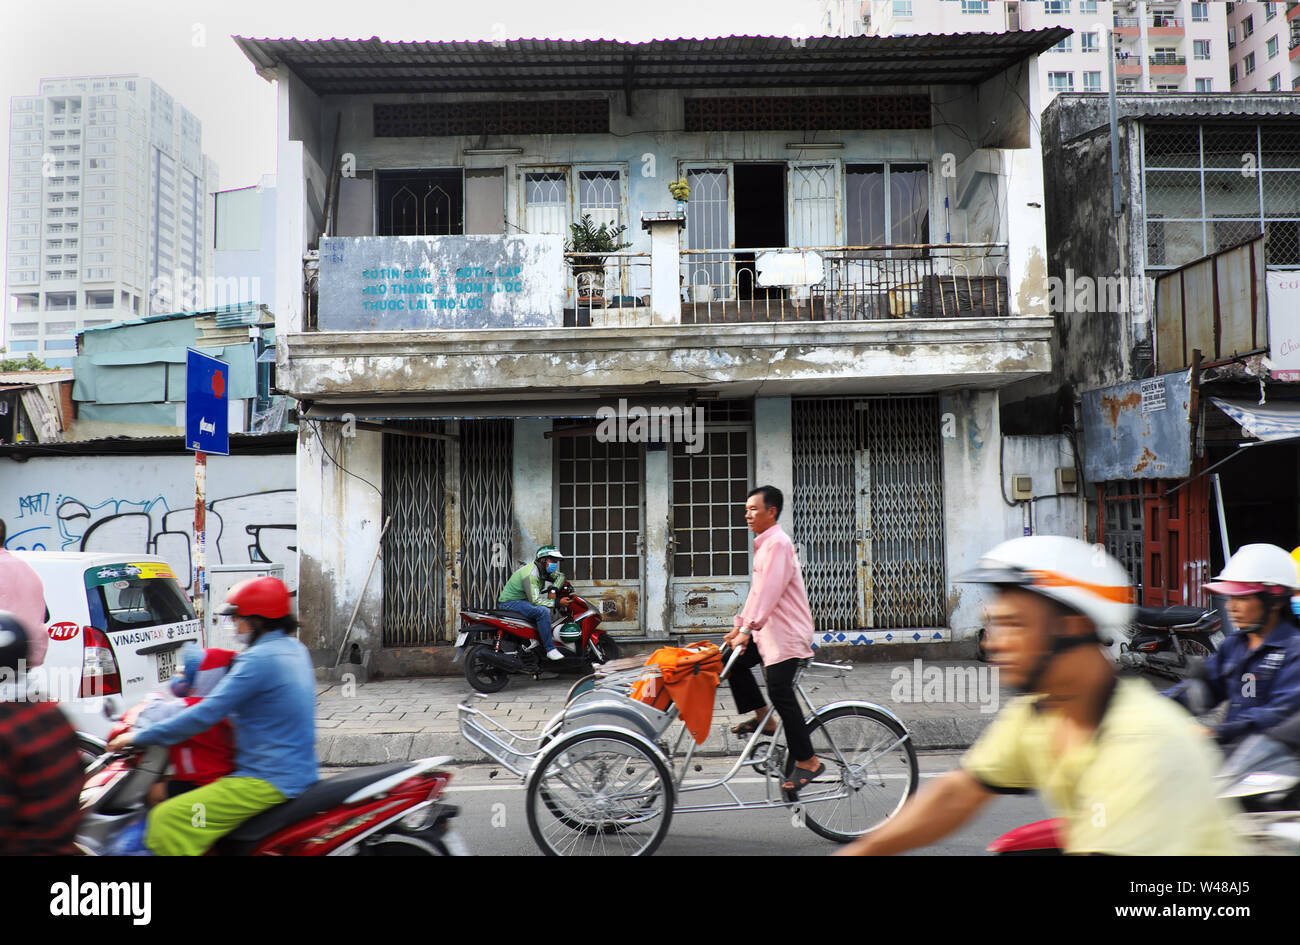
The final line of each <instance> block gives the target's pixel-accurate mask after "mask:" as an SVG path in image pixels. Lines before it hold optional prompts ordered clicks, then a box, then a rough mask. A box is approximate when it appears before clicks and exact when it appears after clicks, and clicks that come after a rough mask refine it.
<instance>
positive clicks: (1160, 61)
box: [1147, 55, 1187, 66]
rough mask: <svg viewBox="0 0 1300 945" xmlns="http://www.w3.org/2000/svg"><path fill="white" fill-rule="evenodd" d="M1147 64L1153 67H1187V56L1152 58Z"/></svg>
mask: <svg viewBox="0 0 1300 945" xmlns="http://www.w3.org/2000/svg"><path fill="white" fill-rule="evenodd" d="M1147 62H1148V63H1149V64H1150V65H1153V66H1185V65H1187V57H1186V56H1168V55H1164V56H1151V57H1149V58H1148V59H1147Z"/></svg>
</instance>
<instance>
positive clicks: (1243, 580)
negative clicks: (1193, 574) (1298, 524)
mask: <svg viewBox="0 0 1300 945" xmlns="http://www.w3.org/2000/svg"><path fill="white" fill-rule="evenodd" d="M1204 586H1205V589H1206V590H1207V591H1209V592H1210V593H1212V594H1223V595H1224V596H1226V597H1241V596H1243V595H1247V594H1272V595H1275V596H1279V597H1281V596H1286V595H1289V594H1290V592H1291V591H1294V590H1295V589H1296V588H1300V574H1298V573H1297V571H1296V563H1295V559H1294V558H1292V557H1291V555H1290V554H1288V553H1287V552H1286V551H1284V550H1283V549H1281V548H1279V547H1278V546H1277V545H1263V544H1260V545H1242V546H1241V547H1240V548H1238V549H1237V553H1236V554H1234V555H1233V556H1232V557H1231V558H1229V559H1228V563H1227V565H1226V566H1224V569H1223V570H1222V571H1221V572H1220V573H1219V575H1218V576H1217V577H1215V579H1214V581H1213V582H1212V583H1210V584H1206V585H1204Z"/></svg>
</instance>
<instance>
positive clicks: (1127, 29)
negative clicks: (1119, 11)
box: [1115, 16, 1142, 37]
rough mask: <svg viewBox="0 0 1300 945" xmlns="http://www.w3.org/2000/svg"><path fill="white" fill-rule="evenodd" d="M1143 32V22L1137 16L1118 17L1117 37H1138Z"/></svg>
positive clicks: (1116, 18)
mask: <svg viewBox="0 0 1300 945" xmlns="http://www.w3.org/2000/svg"><path fill="white" fill-rule="evenodd" d="M1141 32H1142V21H1141V20H1140V19H1138V18H1137V17H1136V16H1116V17H1115V35H1116V36H1124V37H1133V36H1137V35H1138V34H1139V33H1141Z"/></svg>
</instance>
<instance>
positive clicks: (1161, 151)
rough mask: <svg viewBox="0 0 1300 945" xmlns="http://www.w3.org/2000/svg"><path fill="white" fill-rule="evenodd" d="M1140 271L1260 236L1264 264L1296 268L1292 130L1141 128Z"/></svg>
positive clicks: (1297, 173)
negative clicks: (1143, 259) (1143, 249)
mask: <svg viewBox="0 0 1300 945" xmlns="http://www.w3.org/2000/svg"><path fill="white" fill-rule="evenodd" d="M1143 139H1144V144H1143V154H1144V167H1143V178H1142V187H1143V206H1144V208H1145V222H1146V236H1147V267H1148V268H1150V269H1171V268H1176V267H1178V266H1181V265H1183V264H1184V263H1187V262H1190V261H1192V260H1193V259H1199V258H1200V257H1201V256H1205V255H1207V254H1209V253H1213V252H1216V251H1217V250H1220V249H1223V248H1225V247H1228V246H1232V245H1234V244H1236V243H1240V242H1241V241H1242V240H1245V239H1248V238H1250V237H1252V236H1255V235H1257V234H1259V233H1260V232H1263V233H1265V234H1266V237H1267V246H1266V253H1267V257H1268V264H1269V266H1270V267H1274V266H1276V267H1282V268H1289V269H1294V268H1300V128H1297V127H1296V125H1295V123H1294V122H1287V123H1279V124H1277V125H1263V124H1259V125H1148V126H1146V127H1145V128H1144V132H1143Z"/></svg>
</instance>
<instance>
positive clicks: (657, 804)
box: [525, 729, 673, 856]
mask: <svg viewBox="0 0 1300 945" xmlns="http://www.w3.org/2000/svg"><path fill="white" fill-rule="evenodd" d="M537 764H538V771H537V775H536V776H535V777H533V778H531V780H530V782H529V785H528V797H527V799H526V802H525V808H526V810H527V815H528V829H529V831H530V832H531V833H532V835H533V840H534V842H536V844H537V846H538V847H539V848H540V849H541V850H542V852H543V853H545V854H547V855H548V856H649V855H650V854H652V853H654V851H655V849H656V848H657V847H658V846H659V844H660V842H662V840H663V838H664V835H665V834H666V833H667V832H668V825H669V824H670V823H671V822H672V816H673V791H672V777H671V775H670V774H669V772H668V767H667V765H665V764H664V762H663V760H662V759H661V758H660V757H659V754H658V752H655V751H653V750H652V749H649V748H646V747H645V746H644V745H642V744H641V743H640V742H639V741H638V740H637V739H636V738H635V737H633V736H632V735H630V734H629V733H627V732H622V731H619V730H617V729H609V730H607V731H604V732H587V733H583V734H580V735H575V736H573V737H569V738H564V737H562V738H560V739H557V740H556V741H555V742H553V743H552V744H551V745H550V746H549V747H548V748H547V749H546V750H545V751H544V752H543V753H542V756H541V757H540V758H539V759H538V761H537Z"/></svg>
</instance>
